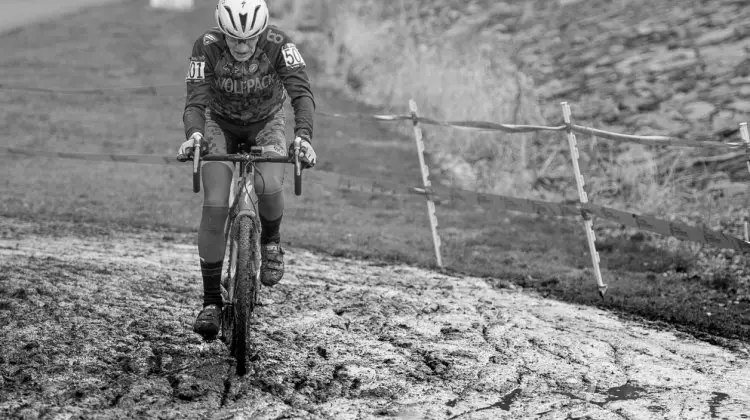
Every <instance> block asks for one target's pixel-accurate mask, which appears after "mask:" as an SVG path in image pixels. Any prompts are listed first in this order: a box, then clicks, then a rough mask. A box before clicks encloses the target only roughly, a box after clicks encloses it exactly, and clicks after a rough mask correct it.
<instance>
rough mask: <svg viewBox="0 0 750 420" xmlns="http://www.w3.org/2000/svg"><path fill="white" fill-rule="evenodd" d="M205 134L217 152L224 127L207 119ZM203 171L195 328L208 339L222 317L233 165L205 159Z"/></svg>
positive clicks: (216, 329) (221, 140)
mask: <svg viewBox="0 0 750 420" xmlns="http://www.w3.org/2000/svg"><path fill="white" fill-rule="evenodd" d="M205 138H206V140H207V141H208V144H209V153H217V152H218V146H217V143H218V144H221V143H224V141H223V140H224V134H223V132H222V130H221V128H219V127H218V125H216V124H215V123H214V122H213V121H210V120H209V121H207V122H206V135H205ZM217 140H219V142H217ZM201 172H202V180H203V208H202V214H201V223H200V227H199V228H198V255H199V256H200V266H201V274H202V277H203V309H202V310H201V312H200V313H199V314H198V318H197V319H196V321H195V324H194V325H193V330H194V331H195V332H197V333H198V334H200V335H202V336H203V337H204V338H206V339H212V338H214V337H215V336H216V334H218V332H219V327H220V319H221V318H220V317H221V307H222V298H221V271H222V264H223V261H224V245H225V244H224V226H225V223H226V219H227V216H228V215H229V192H230V188H231V183H232V167H231V166H230V165H228V164H226V163H224V162H206V163H204V164H203V166H202V167H201Z"/></svg>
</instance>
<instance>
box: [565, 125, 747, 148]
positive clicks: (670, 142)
mask: <svg viewBox="0 0 750 420" xmlns="http://www.w3.org/2000/svg"><path fill="white" fill-rule="evenodd" d="M570 128H571V129H572V130H573V131H575V132H578V133H581V134H590V135H592V136H596V137H600V138H603V139H607V140H613V141H620V142H630V143H639V144H645V145H649V146H677V147H700V148H703V147H708V148H722V149H726V148H729V149H738V148H741V147H744V145H743V144H742V143H738V142H729V143H722V142H719V141H712V140H700V141H698V140H683V139H679V138H677V137H669V136H634V135H630V134H619V133H613V132H611V131H605V130H599V129H596V128H590V127H584V126H580V125H576V124H572V125H571V126H570Z"/></svg>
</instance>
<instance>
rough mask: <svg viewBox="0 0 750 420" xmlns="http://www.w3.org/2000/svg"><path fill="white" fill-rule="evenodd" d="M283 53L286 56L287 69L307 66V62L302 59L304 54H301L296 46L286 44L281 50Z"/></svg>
mask: <svg viewBox="0 0 750 420" xmlns="http://www.w3.org/2000/svg"><path fill="white" fill-rule="evenodd" d="M281 53H282V54H283V55H284V63H286V66H287V68H290V69H297V68H300V67H303V66H304V65H305V60H303V59H302V54H300V53H299V51H298V50H297V47H296V46H295V45H294V44H286V45H284V48H282V49H281Z"/></svg>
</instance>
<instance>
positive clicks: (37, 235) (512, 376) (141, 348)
mask: <svg viewBox="0 0 750 420" xmlns="http://www.w3.org/2000/svg"><path fill="white" fill-rule="evenodd" d="M193 239H194V238H193V235H181V234H174V233H169V232H148V231H139V230H137V229H131V230H128V231H115V230H112V231H108V230H105V229H103V228H101V227H96V226H72V225H66V224H50V223H35V222H23V221H20V220H14V219H7V218H0V319H1V320H2V324H1V325H0V331H1V332H2V336H3V337H4V340H3V341H2V349H1V351H0V373H1V375H0V380H1V381H2V382H0V385H1V388H0V390H1V391H0V414H5V415H10V416H12V417H17V418H38V417H47V418H57V417H66V416H76V415H82V416H87V417H96V418H103V419H113V418H126V417H133V416H148V417H155V418H206V417H208V418H233V417H234V418H268V419H273V418H382V417H405V418H435V419H455V418H460V419H467V418H519V417H525V418H529V417H530V418H541V419H545V418H562V417H573V418H577V417H586V416H588V417H589V418H596V419H610V418H612V419H618V418H722V417H732V418H741V417H742V416H743V415H744V416H746V415H747V414H748V413H750V379H748V378H750V375H749V374H750V367H749V364H748V358H747V353H743V352H742V350H743V349H747V346H746V345H744V344H743V345H739V347H738V348H739V349H740V350H739V351H735V352H733V351H729V350H726V349H724V348H721V347H717V346H713V345H710V344H707V343H704V342H700V341H697V340H695V339H693V338H691V337H687V336H684V335H680V334H678V333H674V332H670V331H657V330H654V329H649V328H647V327H646V326H643V325H640V324H637V323H634V322H625V321H622V320H619V319H617V318H616V317H614V316H613V315H611V314H608V313H606V312H603V311H600V310H597V309H592V308H587V307H580V306H575V305H570V304H565V303H561V302H555V301H550V300H546V299H543V298H540V297H537V296H533V295H530V294H527V293H525V292H522V291H521V290H518V289H515V288H505V289H493V288H492V287H491V286H490V285H489V284H488V282H486V281H484V280H482V279H477V278H471V277H453V276H448V275H444V274H440V273H436V272H431V271H426V270H422V269H418V268H414V267H408V266H401V265H386V264H380V263H373V262H366V261H355V260H348V259H340V258H332V257H328V256H322V255H319V254H314V253H311V252H307V251H304V250H299V249H290V250H288V253H287V267H288V268H287V276H286V277H285V279H284V281H283V282H282V283H281V284H280V285H278V286H277V287H275V288H272V289H269V288H266V289H264V290H263V298H262V299H263V305H262V306H261V307H260V308H259V310H258V313H257V314H258V316H257V317H256V318H255V319H254V321H253V327H254V332H253V334H252V339H253V342H254V343H255V346H254V348H253V350H252V358H251V363H250V367H249V369H250V372H249V374H248V375H247V376H245V377H243V378H238V377H236V376H234V375H233V374H232V372H233V366H232V359H231V358H230V357H229V356H228V353H227V351H226V349H225V347H224V346H223V344H221V343H219V342H213V343H203V342H201V341H200V340H199V339H198V337H197V336H195V334H193V333H192V331H191V324H192V321H193V317H194V316H195V313H196V311H197V309H198V307H199V305H200V300H199V297H200V277H199V271H198V265H197V262H196V259H197V257H196V252H195V251H196V247H195V246H194V245H192V242H193Z"/></svg>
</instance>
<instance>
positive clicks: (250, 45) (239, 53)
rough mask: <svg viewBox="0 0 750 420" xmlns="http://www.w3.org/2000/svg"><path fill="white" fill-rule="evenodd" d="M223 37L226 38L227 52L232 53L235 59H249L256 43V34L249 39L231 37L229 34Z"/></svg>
mask: <svg viewBox="0 0 750 420" xmlns="http://www.w3.org/2000/svg"><path fill="white" fill-rule="evenodd" d="M225 38H226V40H227V46H228V47H229V52H231V53H232V57H234V59H235V60H237V61H247V60H249V59H250V57H252V55H253V53H254V52H255V46H256V45H258V37H257V36H256V37H255V38H250V39H237V38H232V37H231V36H225Z"/></svg>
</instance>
